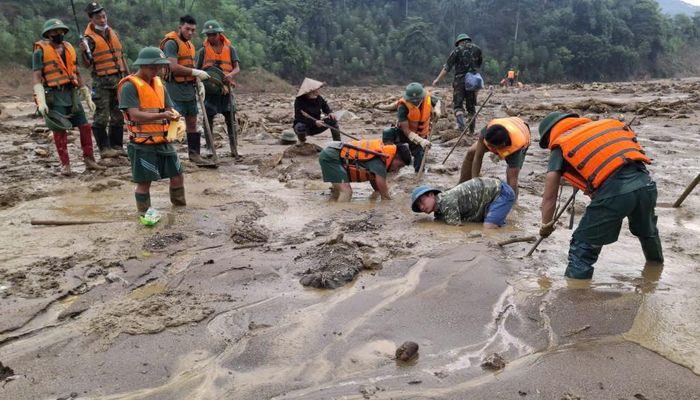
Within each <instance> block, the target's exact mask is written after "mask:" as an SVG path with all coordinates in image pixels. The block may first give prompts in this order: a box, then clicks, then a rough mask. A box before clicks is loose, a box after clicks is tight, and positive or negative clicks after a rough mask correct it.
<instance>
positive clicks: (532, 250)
mask: <svg viewBox="0 0 700 400" xmlns="http://www.w3.org/2000/svg"><path fill="white" fill-rule="evenodd" d="M576 192H578V189H576V188H574V192H573V193H572V194H571V197H569V200H567V201H566V203H565V204H564V207H562V208H561V209H560V210H559V213H558V214H557V215H556V216H554V219H553V220H552V223H553V224H554V223H556V222H557V220H559V217H561V215H562V214H564V212H565V211H566V207H568V206H569V203H571V202H572V201H574V197H575V196H576ZM543 240H544V237H543V236H540V238H539V239H537V242H536V243H535V244H534V245H533V246H532V248H531V249H530V251H528V252H527V255H526V257H530V256H531V255H532V253H534V252H535V249H536V248H537V246H539V245H540V243H542V241H543Z"/></svg>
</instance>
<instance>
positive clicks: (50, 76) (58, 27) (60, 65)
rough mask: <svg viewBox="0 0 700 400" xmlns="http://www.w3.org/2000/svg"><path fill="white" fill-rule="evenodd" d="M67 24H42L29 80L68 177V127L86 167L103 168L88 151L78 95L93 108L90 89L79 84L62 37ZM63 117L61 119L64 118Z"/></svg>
mask: <svg viewBox="0 0 700 400" xmlns="http://www.w3.org/2000/svg"><path fill="white" fill-rule="evenodd" d="M68 31H69V29H68V27H67V26H66V25H65V24H64V23H63V22H61V21H60V20H58V19H50V20H48V21H46V23H44V29H43V30H42V32H41V36H42V37H43V38H44V39H42V40H39V41H37V42H35V43H34V55H33V61H32V70H33V72H32V83H33V85H34V98H35V101H36V103H37V106H38V110H39V113H40V114H41V115H43V116H44V118H45V119H46V120H47V125H49V127H50V128H51V129H52V131H53V139H54V142H55V144H56V150H57V152H58V157H59V159H60V160H61V165H62V168H61V174H62V175H65V176H70V174H71V169H70V159H69V157H68V132H66V129H67V128H70V126H73V127H75V126H77V127H78V129H79V130H80V147H81V148H82V151H83V160H84V161H85V167H86V169H88V170H103V169H105V167H103V166H101V165H99V164H97V162H95V157H94V155H93V150H92V128H91V126H90V124H89V123H88V122H87V118H86V117H85V111H84V110H83V106H82V104H80V99H79V98H78V96H80V98H82V100H83V101H85V103H86V104H87V106H88V108H89V109H90V110H91V111H94V109H95V103H93V102H92V99H91V96H90V89H88V88H87V87H86V86H83V82H82V79H81V78H80V73H79V71H78V65H77V62H78V57H77V55H76V51H75V49H74V48H73V46H71V44H70V43H68V42H66V41H64V40H63V38H64V36H65V34H66V33H68ZM64 117H65V118H64ZM56 118H59V119H65V124H56V123H55V120H56Z"/></svg>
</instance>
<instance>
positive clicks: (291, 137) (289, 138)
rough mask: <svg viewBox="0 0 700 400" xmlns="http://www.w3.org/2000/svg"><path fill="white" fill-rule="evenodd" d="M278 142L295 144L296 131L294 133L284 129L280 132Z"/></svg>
mask: <svg viewBox="0 0 700 400" xmlns="http://www.w3.org/2000/svg"><path fill="white" fill-rule="evenodd" d="M280 142H281V143H282V144H296V142H297V135H296V133H294V131H290V130H286V131H284V132H282V136H280Z"/></svg>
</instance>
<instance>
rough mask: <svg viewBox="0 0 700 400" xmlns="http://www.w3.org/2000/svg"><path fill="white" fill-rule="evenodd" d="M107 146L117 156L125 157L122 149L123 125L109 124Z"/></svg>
mask: <svg viewBox="0 0 700 400" xmlns="http://www.w3.org/2000/svg"><path fill="white" fill-rule="evenodd" d="M109 146H110V147H111V148H112V151H114V153H115V154H116V155H117V156H121V157H127V154H126V151H125V150H124V125H111V126H110V127H109Z"/></svg>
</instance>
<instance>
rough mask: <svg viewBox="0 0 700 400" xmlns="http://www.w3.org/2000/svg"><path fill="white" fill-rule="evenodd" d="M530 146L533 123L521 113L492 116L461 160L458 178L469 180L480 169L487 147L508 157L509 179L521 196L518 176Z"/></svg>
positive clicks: (502, 156)
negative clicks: (515, 115)
mask: <svg viewBox="0 0 700 400" xmlns="http://www.w3.org/2000/svg"><path fill="white" fill-rule="evenodd" d="M529 147H530V127H529V126H528V124H527V123H525V121H523V120H522V119H520V118H518V117H506V118H495V119H492V120H491V121H490V122H489V123H488V125H486V126H485V127H484V128H483V129H482V130H481V134H480V135H479V140H477V141H476V142H474V144H472V145H471V147H469V150H467V154H466V155H465V156H464V161H463V162H462V169H461V171H460V176H459V182H460V183H462V182H464V181H468V180H469V179H472V178H473V177H477V176H479V174H480V173H481V163H482V161H483V159H484V154H485V153H486V151H487V150H488V151H490V152H491V153H493V154H495V155H496V156H497V157H498V158H499V159H501V160H506V164H507V167H506V182H507V183H508V185H510V187H511V189H513V191H514V192H515V196H516V198H517V196H518V177H519V176H520V170H521V169H522V167H523V163H524V162H525V156H526V155H527V149H528V148H529Z"/></svg>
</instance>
